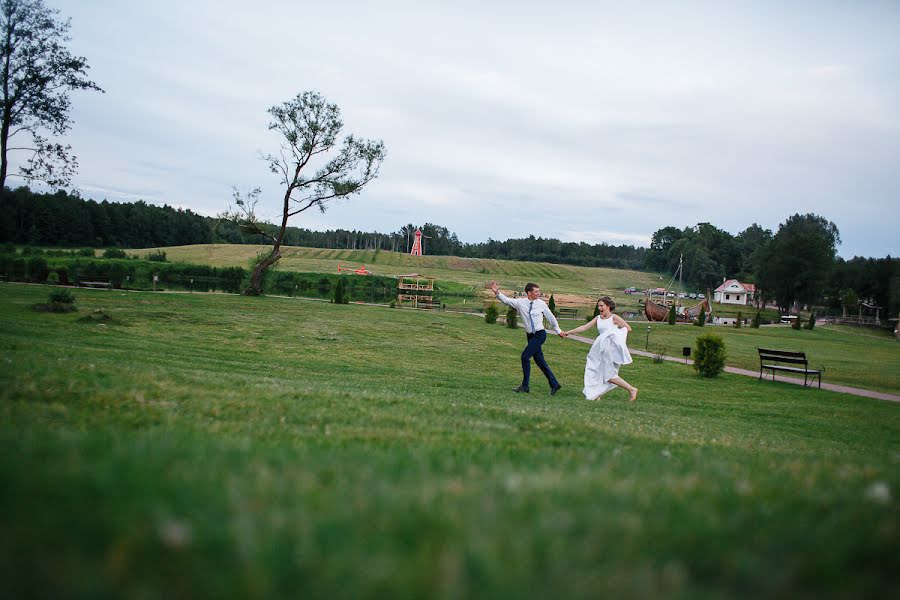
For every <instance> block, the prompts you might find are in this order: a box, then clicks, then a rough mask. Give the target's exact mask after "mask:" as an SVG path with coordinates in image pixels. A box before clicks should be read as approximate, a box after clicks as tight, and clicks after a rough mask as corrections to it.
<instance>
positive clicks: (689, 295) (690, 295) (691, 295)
mask: <svg viewBox="0 0 900 600" xmlns="http://www.w3.org/2000/svg"><path fill="white" fill-rule="evenodd" d="M688 298H690V299H692V300H693V299H696V298H697V294H695V293H694V292H691V293H690V294H688Z"/></svg>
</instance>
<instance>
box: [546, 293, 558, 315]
mask: <svg viewBox="0 0 900 600" xmlns="http://www.w3.org/2000/svg"><path fill="white" fill-rule="evenodd" d="M547 308H549V309H550V312H552V313H553V316H554V317H555V316H556V300H554V299H553V294H550V301H549V302H547Z"/></svg>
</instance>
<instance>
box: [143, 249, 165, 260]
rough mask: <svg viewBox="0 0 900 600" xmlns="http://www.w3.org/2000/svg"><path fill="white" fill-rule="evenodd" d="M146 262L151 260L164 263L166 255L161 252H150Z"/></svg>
mask: <svg viewBox="0 0 900 600" xmlns="http://www.w3.org/2000/svg"><path fill="white" fill-rule="evenodd" d="M147 260H152V261H154V262H166V253H165V252H163V251H162V250H157V251H155V252H151V253H150V254H148V255H147Z"/></svg>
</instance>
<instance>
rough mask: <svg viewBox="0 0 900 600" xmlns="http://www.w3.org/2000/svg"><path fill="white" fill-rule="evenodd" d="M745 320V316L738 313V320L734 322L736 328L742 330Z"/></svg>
mask: <svg viewBox="0 0 900 600" xmlns="http://www.w3.org/2000/svg"><path fill="white" fill-rule="evenodd" d="M743 320H744V316H743V315H742V314H741V311H738V315H737V319H735V320H734V328H735V329H740V328H741V325H743V323H742V321H743Z"/></svg>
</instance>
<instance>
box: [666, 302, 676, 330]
mask: <svg viewBox="0 0 900 600" xmlns="http://www.w3.org/2000/svg"><path fill="white" fill-rule="evenodd" d="M676 316H677V315H676V313H675V303H674V302H673V303H672V305H671V306H670V307H669V313H668V314H667V315H666V321H668V322H669V325H674V324H675V318H676Z"/></svg>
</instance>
